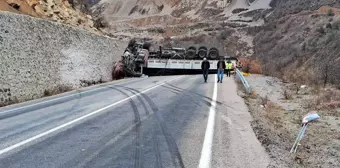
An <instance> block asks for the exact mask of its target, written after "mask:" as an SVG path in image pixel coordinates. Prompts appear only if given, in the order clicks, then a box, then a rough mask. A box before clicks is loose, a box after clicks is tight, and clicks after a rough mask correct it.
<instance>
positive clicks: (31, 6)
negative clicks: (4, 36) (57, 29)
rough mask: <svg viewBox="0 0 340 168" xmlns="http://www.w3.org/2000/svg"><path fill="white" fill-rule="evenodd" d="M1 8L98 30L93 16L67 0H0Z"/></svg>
mask: <svg viewBox="0 0 340 168" xmlns="http://www.w3.org/2000/svg"><path fill="white" fill-rule="evenodd" d="M0 2H1V4H0V10H3V11H10V12H15V13H20V14H26V15H30V16H34V17H41V18H45V19H51V20H53V21H56V22H59V23H65V24H69V25H72V26H76V27H79V28H82V29H86V30H89V31H92V32H98V30H97V29H96V28H95V27H94V22H93V21H92V17H91V16H90V15H87V14H85V13H83V12H81V11H80V10H78V9H75V8H73V7H72V5H71V4H70V3H69V1H67V0H0Z"/></svg>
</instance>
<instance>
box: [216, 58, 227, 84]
mask: <svg viewBox="0 0 340 168" xmlns="http://www.w3.org/2000/svg"><path fill="white" fill-rule="evenodd" d="M225 68H226V66H225V61H224V59H223V57H221V58H220V60H219V61H218V62H217V79H218V80H217V83H218V82H221V83H222V80H223V75H224V70H225Z"/></svg>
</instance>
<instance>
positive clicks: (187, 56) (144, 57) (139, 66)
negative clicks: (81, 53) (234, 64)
mask: <svg viewBox="0 0 340 168" xmlns="http://www.w3.org/2000/svg"><path fill="white" fill-rule="evenodd" d="M220 57H221V56H220V54H219V51H218V49H217V48H215V47H211V48H208V47H206V46H200V47H196V46H189V47H188V48H175V47H169V48H164V47H162V46H158V47H156V49H152V47H151V43H148V42H138V41H136V40H134V39H133V40H130V42H129V44H128V46H127V48H126V49H125V51H124V54H123V56H122V62H123V63H124V65H125V67H127V68H128V69H129V71H130V72H134V73H135V75H134V76H138V75H141V74H147V75H166V74H172V75H174V74H191V73H200V72H201V62H202V60H203V58H207V59H208V60H209V62H210V67H211V69H212V70H215V69H216V66H217V62H218V60H219V59H220Z"/></svg>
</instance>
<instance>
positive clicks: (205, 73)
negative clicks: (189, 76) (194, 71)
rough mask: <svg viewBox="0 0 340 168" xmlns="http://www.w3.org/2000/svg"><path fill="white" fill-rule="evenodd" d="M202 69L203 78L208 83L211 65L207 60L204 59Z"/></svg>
mask: <svg viewBox="0 0 340 168" xmlns="http://www.w3.org/2000/svg"><path fill="white" fill-rule="evenodd" d="M201 68H202V70H203V78H204V82H205V83H207V80H208V75H209V69H210V63H209V61H208V60H207V58H204V59H203V61H202V64H201Z"/></svg>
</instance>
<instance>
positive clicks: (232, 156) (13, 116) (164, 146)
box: [0, 75, 270, 168]
mask: <svg viewBox="0 0 340 168" xmlns="http://www.w3.org/2000/svg"><path fill="white" fill-rule="evenodd" d="M215 78H216V77H215V75H209V79H208V83H204V82H203V77H202V76H201V75H193V76H167V77H149V78H138V79H127V80H122V81H118V82H114V83H108V84H104V85H101V86H95V87H93V88H86V89H83V90H78V91H73V92H71V93H66V94H62V95H58V96H54V97H49V98H45V99H40V100H35V101H32V102H28V103H24V104H20V105H14V106H11V107H6V108H0V142H1V143H0V167H1V168H22V167H24V168H54V167H60V168H71V167H89V168H97V167H100V168H108V167H110V168H111V167H112V168H115V167H117V168H129V167H133V168H142V167H144V168H168V167H180V168H183V167H187V168H191V167H192V168H196V167H201V168H207V167H221V168H222V167H223V168H224V167H225V168H233V167H235V168H236V167H240V168H248V167H249V168H257V167H259V168H262V167H263V168H264V167H267V165H268V163H269V161H270V160H269V157H268V156H267V154H266V152H265V150H264V149H263V148H262V146H261V144H260V143H259V142H258V140H257V139H256V137H255V135H254V133H253V131H252V129H251V127H250V123H249V122H250V121H251V117H250V115H249V112H248V109H247V108H246V106H245V104H244V102H243V99H242V98H240V97H239V96H238V95H237V93H236V84H235V82H234V79H233V78H225V80H224V83H218V84H217V83H216V79H215Z"/></svg>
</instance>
